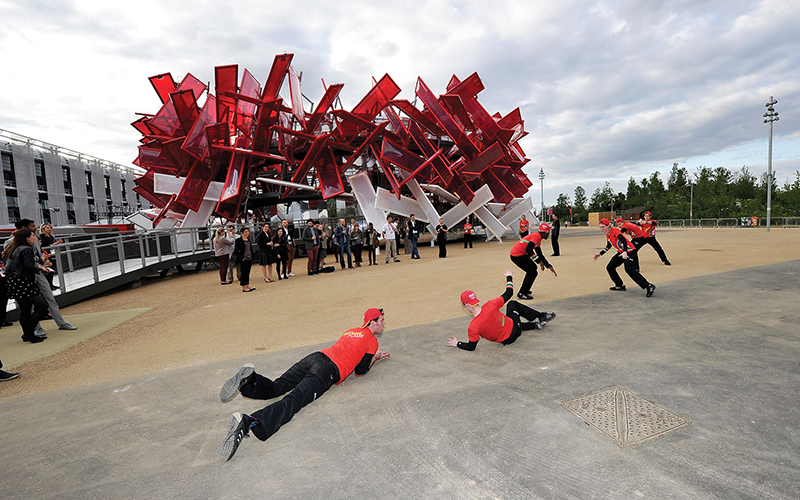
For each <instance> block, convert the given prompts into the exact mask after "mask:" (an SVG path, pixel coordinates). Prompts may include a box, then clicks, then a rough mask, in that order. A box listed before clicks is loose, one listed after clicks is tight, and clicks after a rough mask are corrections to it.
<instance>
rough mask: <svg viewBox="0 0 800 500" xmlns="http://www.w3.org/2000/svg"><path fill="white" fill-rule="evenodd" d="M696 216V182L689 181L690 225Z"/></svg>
mask: <svg viewBox="0 0 800 500" xmlns="http://www.w3.org/2000/svg"><path fill="white" fill-rule="evenodd" d="M693 216H694V182H690V183H689V225H690V226H691V225H692V218H693Z"/></svg>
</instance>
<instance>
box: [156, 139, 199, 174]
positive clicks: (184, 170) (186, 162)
mask: <svg viewBox="0 0 800 500" xmlns="http://www.w3.org/2000/svg"><path fill="white" fill-rule="evenodd" d="M184 139H185V137H178V138H177V139H172V140H169V141H163V142H162V143H161V144H162V146H161V154H160V155H159V156H160V157H161V158H163V159H164V160H167V161H169V162H170V163H172V165H174V166H175V167H176V168H177V169H178V173H177V175H181V176H183V175H186V174H188V173H189V169H191V168H192V163H194V158H192V157H191V155H189V154H187V153H186V152H185V151H184V150H183V149H181V146H182V145H183V141H184Z"/></svg>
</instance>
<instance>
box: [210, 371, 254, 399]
mask: <svg viewBox="0 0 800 500" xmlns="http://www.w3.org/2000/svg"><path fill="white" fill-rule="evenodd" d="M255 371H256V367H255V366H253V365H252V364H251V363H247V364H246V365H244V366H242V367H241V368H239V371H238V372H236V375H234V376H233V377H231V378H229V379H228V381H227V382H225V385H223V386H222V390H221V391H219V399H220V401H222V402H223V403H227V402H228V401H231V400H232V399H233V398H235V397H236V395H237V394H239V390H241V388H242V386H243V385H244V383H245V380H246V379H247V378H248V377H249V376H250V375H252V374H253V373H254V372H255Z"/></svg>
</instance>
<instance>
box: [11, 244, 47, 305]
mask: <svg viewBox="0 0 800 500" xmlns="http://www.w3.org/2000/svg"><path fill="white" fill-rule="evenodd" d="M20 255H21V254H20V252H19V251H18V250H17V251H14V255H13V256H12V258H11V262H10V263H9V265H8V267H7V268H6V286H7V287H8V296H9V297H11V298H12V299H15V300H18V299H28V298H30V297H36V296H37V295H39V294H40V293H41V292H40V291H39V286H38V285H37V284H36V281H35V280H33V279H30V278H28V277H26V276H23V275H22V267H23V266H22V263H21V262H20V259H21V257H20Z"/></svg>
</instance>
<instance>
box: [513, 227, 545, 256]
mask: <svg viewBox="0 0 800 500" xmlns="http://www.w3.org/2000/svg"><path fill="white" fill-rule="evenodd" d="M530 241H532V242H533V246H534V248H535V247H538V246H540V245H541V244H542V235H541V234H539V232H538V231H537V232H535V233H533V234H529V235H528V236H526V237H524V238H522V239H521V240H519V241H518V242H516V243H515V244H514V246H513V247H511V256H512V257H519V256H520V255H527V253H526V252H525V249H526V248H528V242H530Z"/></svg>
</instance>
